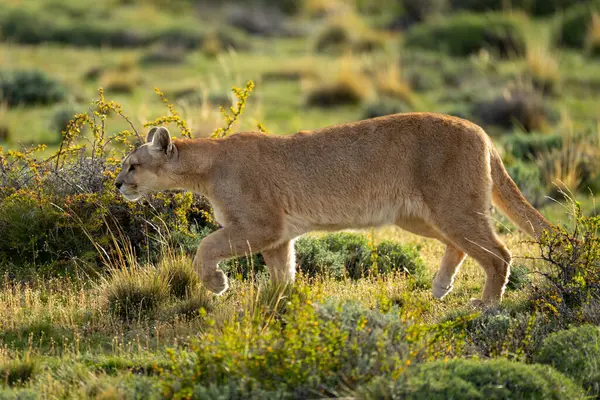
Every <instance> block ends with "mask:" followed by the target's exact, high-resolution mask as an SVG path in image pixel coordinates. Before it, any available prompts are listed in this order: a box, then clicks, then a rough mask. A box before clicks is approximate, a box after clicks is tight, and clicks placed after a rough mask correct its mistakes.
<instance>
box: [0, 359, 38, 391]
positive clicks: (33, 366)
mask: <svg viewBox="0 0 600 400" xmlns="http://www.w3.org/2000/svg"><path fill="white" fill-rule="evenodd" d="M37 370H38V365H37V363H36V362H34V361H33V360H30V359H27V360H12V361H7V362H3V363H0V382H2V383H4V384H5V385H8V386H16V385H22V384H25V383H27V382H28V381H30V380H31V379H32V378H33V377H34V376H35V374H36V372H37Z"/></svg>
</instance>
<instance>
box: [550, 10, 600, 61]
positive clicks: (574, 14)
mask: <svg viewBox="0 0 600 400" xmlns="http://www.w3.org/2000/svg"><path fill="white" fill-rule="evenodd" d="M594 12H600V1H599V0H593V1H589V2H581V4H578V5H575V6H573V7H571V8H570V9H569V10H567V11H566V12H565V14H564V15H563V16H562V17H561V19H560V23H559V26H558V30H557V33H556V41H557V42H558V43H559V44H562V45H564V46H568V47H575V48H579V49H582V48H584V47H585V45H586V41H587V38H588V34H589V32H590V30H591V27H592V14H593V13H594Z"/></svg>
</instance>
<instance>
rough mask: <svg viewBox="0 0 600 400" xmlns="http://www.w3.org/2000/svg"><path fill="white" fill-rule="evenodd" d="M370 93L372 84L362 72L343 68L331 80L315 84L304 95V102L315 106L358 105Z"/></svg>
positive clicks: (366, 98) (370, 94)
mask: <svg viewBox="0 0 600 400" xmlns="http://www.w3.org/2000/svg"><path fill="white" fill-rule="evenodd" d="M372 94H373V86H372V84H371V81H370V80H369V79H368V78H367V77H366V76H365V75H364V74H362V73H359V72H355V71H352V70H348V69H345V70H343V71H341V72H340V73H339V74H338V75H337V77H335V78H334V79H333V80H332V81H330V82H325V81H323V82H320V83H318V84H315V85H314V86H313V87H312V88H311V89H310V90H309V91H308V93H307V95H306V104H307V105H309V106H316V107H336V106H344V105H358V104H360V103H362V102H364V101H366V100H368V99H369V98H370V97H372Z"/></svg>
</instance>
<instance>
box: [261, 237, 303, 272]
mask: <svg viewBox="0 0 600 400" xmlns="http://www.w3.org/2000/svg"><path fill="white" fill-rule="evenodd" d="M262 255H263V257H264V258H265V263H266V264H267V268H268V269H269V274H270V275H271V281H273V282H275V283H291V282H293V281H294V278H295V276H296V257H295V250H294V242H293V241H291V240H290V241H286V242H284V243H282V244H280V245H277V246H275V247H272V248H269V249H267V250H263V252H262Z"/></svg>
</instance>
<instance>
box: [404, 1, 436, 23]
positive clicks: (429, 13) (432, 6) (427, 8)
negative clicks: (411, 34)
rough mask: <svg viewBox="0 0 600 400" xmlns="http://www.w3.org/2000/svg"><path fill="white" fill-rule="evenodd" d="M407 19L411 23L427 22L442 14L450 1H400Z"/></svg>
mask: <svg viewBox="0 0 600 400" xmlns="http://www.w3.org/2000/svg"><path fill="white" fill-rule="evenodd" d="M400 3H401V5H402V9H403V10H404V13H405V15H406V17H408V18H409V19H410V20H411V21H415V22H420V21H425V20H427V19H428V18H430V17H433V16H436V15H439V14H442V13H443V12H444V11H446V10H447V8H448V0H400Z"/></svg>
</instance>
